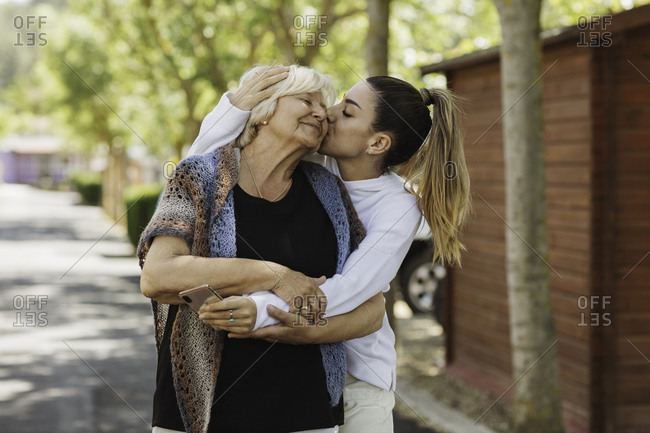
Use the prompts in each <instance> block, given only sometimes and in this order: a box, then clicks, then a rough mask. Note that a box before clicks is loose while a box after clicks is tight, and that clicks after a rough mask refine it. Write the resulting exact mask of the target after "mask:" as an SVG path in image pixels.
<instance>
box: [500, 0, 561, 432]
mask: <svg viewBox="0 0 650 433" xmlns="http://www.w3.org/2000/svg"><path fill="white" fill-rule="evenodd" d="M494 3H495V5H496V7H497V9H498V10H499V18H500V21H501V29H502V35H503V45H502V46H501V86H502V98H501V99H502V103H503V109H504V110H507V112H506V114H505V116H504V121H503V131H504V132H503V142H504V154H505V179H506V215H507V220H508V225H509V227H507V228H506V270H507V281H508V301H509V312H510V343H511V348H512V365H513V381H516V385H515V399H514V407H513V418H514V419H513V424H514V430H513V431H515V432H526V433H531V432H544V433H555V432H561V431H563V429H562V417H561V397H560V392H559V378H558V368H557V359H556V358H557V357H556V345H555V343H556V339H555V328H554V324H553V312H552V309H551V302H550V290H549V269H548V268H547V265H546V263H545V260H546V256H547V245H546V198H545V191H544V190H545V180H544V150H543V135H542V134H543V122H542V86H541V80H539V78H540V76H541V73H542V71H541V57H542V52H541V40H540V37H539V31H540V24H539V14H540V3H541V0H494ZM538 80H539V81H538ZM533 83H536V84H535V85H533V86H532V87H531V88H530V89H529V87H530V86H531V84H533ZM522 95H523V96H522ZM519 98H521V99H519ZM518 99H519V101H517V100H518ZM513 104H515V105H514V106H513V107H512V108H511V106H512V105H513ZM524 240H525V242H524Z"/></svg>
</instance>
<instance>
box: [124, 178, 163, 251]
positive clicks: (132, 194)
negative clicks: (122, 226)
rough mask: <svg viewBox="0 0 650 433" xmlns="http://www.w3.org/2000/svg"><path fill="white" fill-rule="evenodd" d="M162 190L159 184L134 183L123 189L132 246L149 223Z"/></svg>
mask: <svg viewBox="0 0 650 433" xmlns="http://www.w3.org/2000/svg"><path fill="white" fill-rule="evenodd" d="M162 191H163V187H162V186H160V185H134V186H131V187H129V188H127V189H125V190H124V195H123V197H124V204H125V205H126V209H127V211H126V226H127V232H128V235H129V241H131V244H133V246H134V247H137V246H138V241H139V240H140V235H141V234H142V231H143V230H144V228H145V227H146V226H147V224H149V221H150V220H151V217H152V216H153V213H154V212H155V210H156V205H157V204H158V197H159V196H160V193H161V192H162Z"/></svg>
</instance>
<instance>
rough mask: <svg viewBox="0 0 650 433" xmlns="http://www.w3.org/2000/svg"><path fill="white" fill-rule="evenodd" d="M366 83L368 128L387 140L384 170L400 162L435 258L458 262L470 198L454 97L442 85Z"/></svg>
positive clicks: (389, 79)
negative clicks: (370, 107) (370, 109)
mask: <svg viewBox="0 0 650 433" xmlns="http://www.w3.org/2000/svg"><path fill="white" fill-rule="evenodd" d="M366 82H367V83H368V84H370V86H371V87H372V88H373V90H374V91H375V92H376V93H377V95H378V98H377V104H376V106H375V119H374V121H373V124H372V129H373V131H376V132H379V131H385V132H387V133H388V134H390V136H391V138H392V144H391V147H390V149H389V150H388V152H387V154H386V157H385V158H384V161H383V163H384V165H383V169H385V170H388V169H389V168H391V167H396V166H399V165H401V164H404V171H403V172H402V174H403V175H405V176H406V185H407V188H408V189H409V191H410V192H411V193H413V194H414V195H415V196H416V197H417V198H418V203H419V205H420V209H421V211H422V214H423V215H424V218H425V219H426V220H427V223H428V224H429V227H430V228H431V233H432V235H433V244H434V245H433V259H434V261H439V262H442V263H444V264H452V265H453V264H458V265H460V264H461V252H462V251H463V250H464V249H465V247H464V246H463V244H462V242H461V240H460V229H461V227H462V226H463V223H464V222H465V220H466V218H467V216H468V214H469V212H470V209H471V198H470V185H469V184H470V182H469V174H468V171H467V164H466V163H465V152H464V149H463V131H462V125H461V116H462V113H461V110H460V108H459V106H458V103H457V97H456V96H454V95H453V93H452V92H451V91H449V90H446V89H424V88H423V89H420V91H418V90H417V89H416V88H415V87H413V86H411V85H410V84H409V83H407V82H405V81H402V80H400V79H397V78H393V77H386V76H382V77H370V78H368V79H367V80H366ZM430 105H431V106H432V112H431V113H430V112H429V108H428V107H429V106H430Z"/></svg>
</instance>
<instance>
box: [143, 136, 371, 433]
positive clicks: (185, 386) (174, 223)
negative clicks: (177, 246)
mask: <svg viewBox="0 0 650 433" xmlns="http://www.w3.org/2000/svg"><path fill="white" fill-rule="evenodd" d="M299 167H300V168H301V169H303V171H304V172H305V174H306V175H307V178H308V179H309V181H310V182H311V184H312V187H313V188H314V191H315V192H316V194H317V196H318V197H319V199H320V200H321V203H322V204H323V206H324V207H325V209H326V211H327V213H328V215H329V216H330V219H331V220H332V223H333V226H334V229H335V232H336V235H337V241H338V244H339V258H338V266H337V272H340V271H341V270H342V267H343V264H344V262H345V259H347V256H348V255H349V253H350V252H352V251H353V250H354V249H356V248H357V246H358V245H359V243H360V242H361V239H363V237H364V236H365V230H364V228H363V225H362V224H361V222H360V220H359V218H358V217H357V214H356V211H355V210H354V206H353V205H352V202H351V201H350V198H349V196H348V194H347V191H346V189H345V186H344V185H343V183H342V182H341V181H340V180H339V179H338V178H336V177H334V176H332V175H330V174H329V173H327V172H326V170H325V169H323V168H322V167H320V166H317V165H316V164H312V163H306V162H301V163H300V164H299ZM323 172H325V173H323ZM238 173H239V150H238V149H235V148H233V147H232V146H225V147H222V148H220V149H219V150H217V151H216V152H215V153H211V154H207V155H197V156H193V157H190V158H186V159H184V160H183V161H181V162H180V163H179V164H178V166H177V167H176V169H175V171H174V173H173V175H172V177H171V178H170V179H169V181H168V183H167V186H166V188H165V191H164V192H163V195H162V197H161V200H160V203H159V205H158V208H157V209H156V212H155V213H154V216H153V217H152V219H151V222H150V223H149V225H148V226H147V227H146V229H145V231H144V232H143V234H142V236H141V238H140V243H139V245H138V257H139V259H140V266H141V267H142V266H143V264H144V261H145V258H146V255H147V252H148V251H149V248H150V246H151V242H152V241H153V239H154V237H156V236H158V235H171V236H178V237H180V238H182V239H183V240H185V242H187V245H188V246H189V248H190V251H191V254H192V255H195V256H201V257H234V255H235V253H236V249H235V234H234V211H233V206H232V204H233V200H232V193H231V191H232V189H233V187H234V186H235V184H236V183H237V179H238ZM324 176H329V177H332V178H334V179H335V181H334V182H333V183H332V182H331V179H330V178H329V177H327V178H325V177H324ZM323 179H326V180H327V181H325V182H323ZM321 184H326V186H322V185H321ZM330 185H335V187H334V188H332V187H330ZM333 189H334V190H336V191H333ZM341 201H342V203H343V206H335V205H332V203H333V202H338V203H341ZM342 209H343V210H342ZM152 304H153V311H154V324H155V333H156V344H157V346H158V348H159V349H160V344H161V341H162V337H163V332H164V330H165V324H166V322H167V317H168V314H169V305H168V304H160V303H157V302H155V301H153V302H152ZM223 338H224V335H223V333H222V332H215V331H214V329H213V328H212V327H210V326H209V325H206V324H204V323H203V322H201V321H200V320H198V315H197V313H196V312H194V310H192V309H191V308H189V307H188V306H187V305H180V306H179V309H178V313H177V315H176V319H175V321H174V324H173V328H172V334H171V348H170V349H171V358H172V374H173V377H174V387H175V389H176V396H177V399H178V403H179V408H180V411H181V415H182V417H183V421H184V423H185V428H186V430H187V432H190V433H205V432H206V431H207V429H208V424H209V423H210V410H211V407H212V397H213V395H214V390H215V385H216V380H217V375H218V372H219V362H220V359H221V349H222V347H223ZM340 346H341V344H340V343H337V344H336V345H321V352H322V354H323V362H324V363H325V364H327V363H334V364H336V365H337V368H336V369H335V370H337V371H334V372H333V373H332V374H331V375H330V374H328V377H327V379H328V389H330V393H331V394H335V395H333V396H332V398H333V400H334V401H333V403H336V402H338V395H340V392H341V391H342V386H343V385H342V384H341V381H343V384H344V380H345V379H344V378H345V358H343V361H341V359H340V357H341V356H344V351H343V349H342V347H340ZM342 353H343V355H341V354H342ZM341 369H343V370H342V371H341ZM326 370H327V368H326ZM328 373H329V372H328ZM341 376H342V378H341ZM330 382H332V383H333V382H336V383H337V384H336V386H334V388H335V389H334V391H332V389H331V388H332V387H331V386H330V385H331V384H330ZM337 394H338V395H337Z"/></svg>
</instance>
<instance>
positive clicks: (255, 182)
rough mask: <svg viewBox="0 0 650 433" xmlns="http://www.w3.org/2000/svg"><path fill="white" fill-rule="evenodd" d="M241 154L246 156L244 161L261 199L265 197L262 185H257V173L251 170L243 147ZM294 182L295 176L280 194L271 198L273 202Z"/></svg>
mask: <svg viewBox="0 0 650 433" xmlns="http://www.w3.org/2000/svg"><path fill="white" fill-rule="evenodd" d="M241 156H242V157H243V158H244V162H245V163H246V167H248V172H249V173H250V174H251V179H253V185H255V189H256V190H257V195H259V196H260V198H261V199H264V196H263V195H262V191H260V187H259V186H258V185H257V181H256V180H255V175H254V174H253V170H251V166H250V164H249V163H248V158H246V155H244V151H243V149H242V151H241ZM292 183H293V178H291V179H289V182H287V185H286V186H285V187H284V189H283V190H282V191H280V194H278V195H277V196H276V197H275V198H274V199H273V200H270V201H272V202H275V201H278V199H279V198H280V197H281V196H282V194H284V193H285V192H286V191H287V189H289V186H291V184H292Z"/></svg>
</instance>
